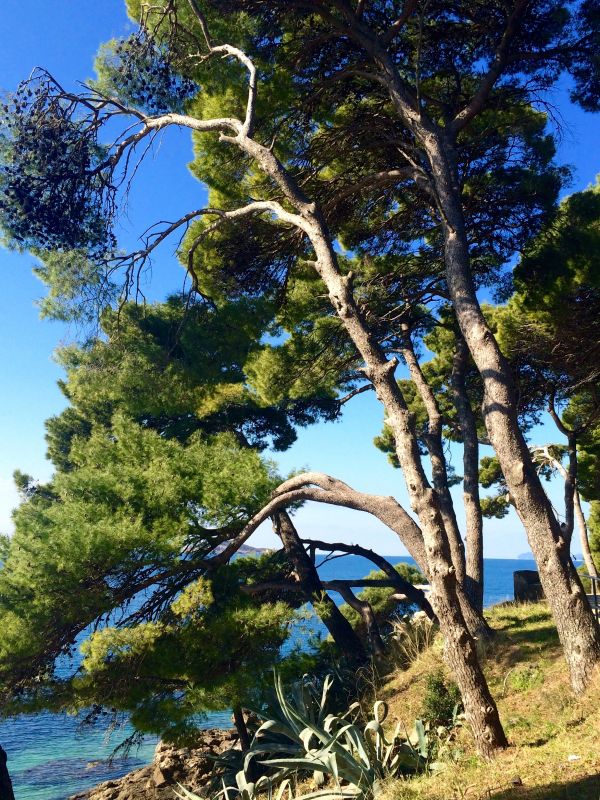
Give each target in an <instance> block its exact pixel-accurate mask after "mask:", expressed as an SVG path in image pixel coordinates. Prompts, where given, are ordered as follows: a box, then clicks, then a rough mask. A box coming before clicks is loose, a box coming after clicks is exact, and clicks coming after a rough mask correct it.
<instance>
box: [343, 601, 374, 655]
mask: <svg viewBox="0 0 600 800" xmlns="http://www.w3.org/2000/svg"><path fill="white" fill-rule="evenodd" d="M338 591H339V593H340V594H341V596H342V597H343V599H344V600H345V602H346V603H348V605H349V606H350V608H353V609H354V610H355V611H358V613H359V614H360V616H361V619H362V621H363V625H364V626H365V631H366V634H367V640H368V642H369V647H370V649H371V652H372V654H373V655H374V656H375V657H381V656H382V655H383V654H384V653H385V645H384V643H383V639H382V638H381V631H380V630H379V624H378V622H377V619H376V618H375V613H374V612H373V607H372V606H371V604H370V603H368V602H367V601H366V600H361V599H360V598H358V597H357V596H356V595H355V594H354V592H353V591H352V589H351V588H350V587H349V586H340V587H339V588H338Z"/></svg>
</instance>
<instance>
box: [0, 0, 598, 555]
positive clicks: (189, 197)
mask: <svg viewBox="0 0 600 800" xmlns="http://www.w3.org/2000/svg"><path fill="white" fill-rule="evenodd" d="M130 29H131V23H130V22H129V21H128V19H127V16H126V14H125V10H124V3H123V0H101V2H98V0H50V2H48V0H3V2H2V29H1V30H0V89H2V90H9V91H10V90H12V89H14V88H15V87H16V85H17V84H18V82H19V81H20V80H21V79H22V78H24V77H26V76H27V75H28V74H29V73H30V72H31V70H32V68H33V67H34V66H36V65H40V66H44V67H46V68H47V69H48V70H49V71H50V72H52V73H53V74H54V75H55V76H56V77H57V78H58V79H59V80H60V81H61V83H63V85H74V83H75V82H76V81H77V80H85V79H86V78H87V77H90V76H91V75H92V64H93V58H94V54H95V52H96V50H97V48H98V46H99V44H100V43H101V42H103V41H106V40H107V39H110V38H112V37H114V36H119V35H123V34H126V33H127V32H128V31H129V30H130ZM553 99H554V103H555V105H556V106H557V108H558V110H559V112H560V115H561V116H562V118H563V135H562V141H561V144H560V151H559V160H560V161H561V162H562V163H568V164H571V165H572V166H573V167H574V168H575V176H574V182H573V185H572V187H571V191H573V190H577V189H580V188H584V187H585V186H587V185H588V184H589V183H590V182H592V181H593V180H594V178H595V175H596V174H597V173H598V172H600V148H599V146H598V143H599V142H600V118H599V117H598V115H596V116H592V115H586V114H583V112H581V111H580V110H579V109H577V108H574V107H573V106H571V105H570V103H569V102H568V98H567V96H566V92H564V91H557V92H556V94H555V97H554V98H553ZM190 158H191V145H190V141H189V136H188V134H187V133H170V134H169V135H168V136H165V137H164V139H163V141H162V143H161V146H160V148H159V151H158V152H157V154H156V156H155V157H154V158H153V159H151V160H150V161H149V162H148V163H147V164H146V166H145V168H144V169H143V171H142V173H141V175H140V176H139V178H140V179H139V180H138V182H137V188H136V190H135V191H134V192H133V193H132V197H131V200H130V205H129V208H128V212H127V215H126V217H124V218H123V221H122V230H121V237H122V241H123V242H124V243H130V244H133V243H134V241H135V235H136V231H137V232H138V233H139V232H141V231H142V230H143V229H144V228H145V227H146V226H147V225H148V224H149V222H151V221H153V220H158V219H175V218H177V216H178V215H179V213H180V212H182V211H185V210H189V209H190V208H197V207H198V205H199V204H201V203H202V198H203V195H204V192H203V190H202V187H201V186H200V185H199V184H198V183H197V182H196V181H194V180H193V179H192V178H191V176H190V175H189V173H188V172H187V169H186V166H185V165H186V163H187V162H188V161H189V160H190ZM32 263H33V259H32V258H31V257H29V256H27V255H19V254H16V253H10V252H7V251H6V250H3V249H1V248H0V270H1V272H2V275H3V283H2V286H3V290H2V292H1V293H0V326H1V330H0V341H1V342H2V347H1V349H0V374H2V376H3V379H4V380H3V384H4V391H3V392H2V394H1V396H0V443H1V446H0V530H3V531H8V530H10V509H11V508H12V507H13V506H14V505H15V503H16V495H15V493H14V490H13V488H12V478H11V475H12V472H13V470H14V469H16V468H19V469H21V470H23V471H25V472H28V473H30V474H32V475H34V476H36V477H38V478H40V479H45V478H47V477H49V475H50V473H51V466H50V464H49V462H48V461H47V460H46V459H45V444H44V420H45V419H46V418H47V417H49V416H51V415H52V414H55V413H57V412H58V411H60V410H61V408H63V407H64V401H63V397H62V395H61V394H60V392H59V391H58V389H57V387H56V381H57V380H58V379H59V378H60V377H61V370H60V369H59V367H58V366H57V365H56V364H55V363H54V361H53V359H52V353H53V351H54V349H55V348H56V347H57V346H58V345H60V344H64V343H66V342H71V341H73V340H74V339H76V338H77V335H78V331H76V330H73V329H69V328H68V327H67V326H64V325H60V324H58V323H55V322H48V321H41V320H40V319H39V316H38V312H37V308H36V305H35V301H36V299H38V298H39V297H40V296H41V295H42V294H43V287H42V286H41V284H40V283H39V282H38V281H37V280H36V279H35V278H34V277H33V275H32V274H31V265H32ZM182 279H183V271H182V269H181V267H180V266H179V265H178V264H177V262H176V260H175V259H174V258H173V257H172V254H171V253H170V252H169V251H168V250H164V251H162V252H161V254H160V258H159V259H158V260H157V263H156V264H155V265H154V268H153V273H152V275H151V276H148V286H147V289H148V294H149V297H150V298H156V299H160V298H162V297H164V296H165V295H166V294H167V293H168V292H169V291H173V290H177V289H179V288H180V286H181V282H182ZM381 421H382V413H381V408H380V406H379V405H378V403H377V401H376V400H375V398H374V397H373V396H372V395H371V393H367V394H365V395H362V396H360V397H358V398H357V399H356V400H355V401H353V404H351V405H350V406H349V407H348V409H347V412H346V414H345V416H344V419H343V421H342V422H340V423H336V424H331V425H327V426H324V425H319V426H316V427H314V428H312V429H309V430H306V431H301V432H300V435H299V439H298V442H297V443H296V444H295V445H294V447H292V448H291V449H290V450H289V451H288V452H287V453H285V454H283V455H278V456H277V460H278V461H279V462H280V465H281V469H282V471H283V472H287V471H289V470H291V469H297V468H302V467H310V468H312V469H317V470H320V471H324V472H329V473H331V474H332V475H336V476H337V477H340V478H342V479H343V480H345V481H347V482H349V483H351V484H352V485H354V486H355V487H356V488H360V489H362V490H364V491H370V492H376V493H380V494H394V495H396V496H397V497H398V499H399V500H400V502H404V503H406V493H405V491H404V489H403V486H402V476H401V474H400V473H399V472H397V471H395V470H392V468H391V467H389V466H388V464H387V462H386V459H385V456H383V455H382V454H381V453H379V452H378V451H377V450H375V448H374V447H373V446H372V439H373V437H374V436H375V435H376V434H377V433H378V432H379V430H380V427H381ZM554 436H555V434H554V433H553V432H551V431H550V430H545V429H544V428H541V429H540V430H539V431H536V432H535V435H534V437H533V438H534V439H536V440H537V441H547V440H548V439H549V437H554ZM453 457H454V458H455V459H456V461H457V463H456V467H457V470H458V471H460V453H459V452H458V451H456V452H455V453H453ZM459 496H460V492H457V500H458V499H459ZM552 496H553V500H554V501H555V503H556V505H557V507H558V508H560V486H558V485H556V486H553V487H552ZM459 506H460V503H457V507H459ZM297 521H298V524H299V527H300V530H301V532H302V533H305V534H309V533H310V534H312V535H315V536H317V535H318V536H319V537H321V538H330V539H332V540H333V539H339V538H344V539H345V540H347V541H357V542H362V543H365V542H366V543H368V544H369V545H375V546H377V547H378V548H379V549H381V550H383V551H384V552H387V553H390V554H392V553H401V552H402V547H401V545H400V544H399V542H398V540H397V538H396V537H395V536H394V535H393V534H392V533H390V532H388V531H387V530H385V529H384V528H383V527H382V526H380V525H379V524H378V523H376V522H375V521H374V520H371V519H370V518H367V517H365V516H361V515H358V514H356V513H354V512H340V511H339V510H337V509H331V508H326V507H318V506H312V507H310V506H307V507H305V508H304V509H302V510H301V511H300V512H299V514H298V516H297ZM270 541H271V534H270V533H269V531H268V529H265V530H264V531H259V533H258V534H257V535H256V537H255V538H254V539H253V542H255V543H256V544H268V543H269V542H270ZM527 549H528V548H527V543H526V540H525V536H524V533H523V531H522V529H521V526H520V523H519V521H518V519H517V518H516V516H515V515H511V516H509V517H508V518H506V519H505V520H501V521H498V520H494V521H489V522H488V523H487V526H486V555H487V556H489V557H500V558H502V557H505V558H507V557H511V556H513V555H516V554H518V553H520V552H523V551H525V550H527ZM576 549H577V547H576Z"/></svg>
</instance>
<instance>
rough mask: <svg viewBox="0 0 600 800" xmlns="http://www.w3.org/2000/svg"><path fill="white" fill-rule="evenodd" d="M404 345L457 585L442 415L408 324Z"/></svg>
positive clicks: (460, 554)
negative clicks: (425, 421)
mask: <svg viewBox="0 0 600 800" xmlns="http://www.w3.org/2000/svg"><path fill="white" fill-rule="evenodd" d="M402 331H403V336H404V344H403V347H402V349H401V350H400V352H401V353H402V355H403V356H404V360H405V361H406V365H407V367H408V371H409V373H410V377H411V379H412V381H413V383H414V384H415V386H416V388H417V391H418V393H419V396H420V397H421V400H422V401H423V405H424V406H425V411H426V412H427V419H428V432H427V434H426V435H425V437H424V439H425V444H426V446H427V450H428V451H429V458H430V460H431V478H432V482H433V488H434V489H435V491H436V492H437V494H438V496H439V498H440V510H441V513H442V517H443V520H444V525H445V526H446V532H447V534H448V541H449V543H450V552H451V553H452V563H453V564H454V568H455V569H456V580H457V581H458V583H460V584H464V580H465V547H464V544H463V540H462V537H461V535H460V530H459V528H458V522H457V520H456V514H455V512H454V504H453V503H452V496H451V495H450V489H449V487H448V469H447V466H446V458H445V456H444V446H443V443H442V432H443V430H442V415H441V413H440V408H439V405H438V402H437V399H436V397H435V395H434V393H433V391H432V389H431V386H430V385H429V384H428V383H427V380H426V378H425V376H424V375H423V371H422V369H421V365H420V364H419V361H418V359H417V356H416V354H415V350H414V346H413V343H412V340H411V337H410V332H409V329H408V325H403V326H402Z"/></svg>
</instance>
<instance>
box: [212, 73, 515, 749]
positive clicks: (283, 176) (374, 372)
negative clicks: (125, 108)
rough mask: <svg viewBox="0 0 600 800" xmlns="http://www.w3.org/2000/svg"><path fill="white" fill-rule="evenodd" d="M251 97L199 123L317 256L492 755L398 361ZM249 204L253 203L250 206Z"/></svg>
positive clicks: (488, 711)
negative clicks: (389, 448) (388, 440)
mask: <svg viewBox="0 0 600 800" xmlns="http://www.w3.org/2000/svg"><path fill="white" fill-rule="evenodd" d="M253 69H254V68H252V70H253ZM254 75H255V73H254V71H252V72H251V81H253V80H254ZM252 98H253V95H252V93H251V94H250V95H249V104H248V108H249V109H250V110H249V112H248V113H249V115H250V116H249V117H248V118H247V120H246V122H245V123H244V125H240V124H239V123H238V122H235V123H234V124H232V123H231V122H229V121H227V122H226V123H224V122H223V121H219V122H214V123H205V127H206V126H207V125H209V124H210V125H214V126H215V127H218V128H220V129H222V128H223V127H227V126H229V127H231V128H233V129H234V130H235V135H233V136H227V135H225V134H223V133H221V140H222V141H228V142H232V143H235V144H237V145H238V146H239V147H240V148H241V149H242V150H243V151H244V152H246V153H247V154H248V155H249V156H251V157H252V158H253V159H254V160H255V161H256V163H257V165H258V166H259V167H260V168H261V170H262V172H263V173H264V174H265V175H266V176H268V177H269V178H270V179H272V180H273V181H274V182H275V183H276V184H277V186H278V187H279V189H280V190H281V192H282V193H283V195H284V197H285V198H286V199H287V201H288V202H289V203H290V204H291V206H292V207H293V208H294V209H295V213H290V212H288V211H287V210H286V209H285V208H284V207H283V206H281V205H280V204H276V203H273V202H271V201H269V202H267V203H266V204H263V205H261V206H260V207H261V208H262V209H263V210H265V211H266V210H271V211H275V213H277V216H278V218H279V219H280V220H281V221H282V222H288V223H290V224H292V225H294V226H295V227H296V228H297V229H300V230H301V231H303V232H304V233H305V234H306V235H307V237H308V238H309V240H310V242H311V245H312V247H313V249H314V251H315V256H316V260H315V262H314V268H315V271H316V272H317V274H318V275H319V277H320V278H321V279H322V280H323V282H324V284H325V286H326V289H327V293H328V295H329V299H330V301H331V304H332V306H333V308H334V310H335V311H336V313H337V315H338V317H339V318H340V320H341V322H342V324H343V326H344V328H345V329H346V332H347V333H348V335H349V336H350V338H351V340H352V341H353V343H354V345H355V347H356V348H357V350H358V352H359V353H360V356H361V358H362V359H363V362H364V365H365V367H364V371H365V374H366V375H367V377H368V378H369V380H370V381H371V383H372V384H373V388H374V389H375V392H376V394H377V397H378V398H379V400H380V402H381V404H382V405H383V408H384V409H385V413H386V415H387V416H386V422H387V424H388V425H389V427H390V430H391V431H392V434H393V436H394V439H395V442H396V455H397V456H398V461H399V463H400V466H401V468H402V472H403V474H404V478H405V481H406V486H407V489H408V495H409V498H410V503H411V507H412V509H413V510H414V512H415V513H416V514H417V517H418V519H419V522H420V525H421V531H422V534H423V543H424V545H425V551H426V556H427V563H428V565H429V572H430V574H429V579H430V583H431V586H432V589H433V600H434V602H433V606H434V610H435V611H436V613H437V616H438V619H439V621H440V629H441V631H442V633H443V635H444V636H445V639H446V647H447V653H448V658H449V660H450V662H451V663H452V664H453V666H454V668H455V674H456V678H457V682H458V685H459V688H460V690H461V694H462V697H463V701H464V704H465V712H466V715H467V717H468V718H469V720H470V723H471V726H472V729H473V733H474V735H475V741H476V745H477V747H478V749H479V751H480V753H481V754H482V755H484V756H491V755H493V753H494V752H495V751H497V750H498V749H499V748H503V747H505V746H506V744H507V742H506V737H505V735H504V731H503V730H502V725H501V723H500V718H499V716H498V710H497V708H496V705H495V703H494V701H493V699H492V697H491V695H490V692H489V689H488V687H487V684H486V681H485V677H484V674H483V671H482V669H481V666H480V664H479V662H478V660H477V656H476V654H475V647H474V643H473V640H472V638H471V635H470V634H469V631H468V629H467V626H466V623H465V619H464V616H463V614H462V611H461V609H460V602H459V598H458V593H457V584H456V577H455V569H454V566H453V565H452V557H451V554H450V547H449V544H448V537H447V533H446V530H445V527H444V521H443V517H442V514H441V509H440V505H439V499H438V496H437V495H436V493H435V491H434V490H433V489H432V488H431V487H430V485H429V483H428V481H427V478H426V475H425V472H424V470H423V465H422V463H421V459H420V454H419V447H418V441H417V436H416V432H415V429H414V420H413V419H412V416H411V414H410V413H409V411H408V408H407V406H406V403H405V400H404V397H403V396H402V393H401V391H400V389H399V386H398V384H397V382H396V379H395V378H394V371H395V369H396V365H397V361H396V360H395V359H393V360H392V361H389V360H388V359H387V358H386V356H385V353H384V352H383V350H382V348H381V347H380V345H379V343H378V342H377V340H376V339H375V338H374V337H373V336H372V335H371V333H370V331H369V329H368V327H367V325H366V324H365V322H364V320H363V319H362V316H361V313H360V311H359V308H358V305H357V302H356V300H355V298H354V294H353V291H352V275H351V274H349V275H343V274H342V273H341V271H340V268H339V264H338V262H337V256H336V253H335V249H334V246H333V241H332V238H331V235H330V233H329V231H328V229H327V226H326V224H325V221H324V219H323V216H322V214H321V212H320V211H319V209H318V207H317V205H316V204H315V203H314V202H311V201H310V200H309V199H308V198H307V197H306V196H305V195H304V194H303V192H302V191H301V189H300V188H299V186H298V185H297V184H296V183H295V181H294V180H293V178H292V177H291V175H290V174H288V172H287V171H286V170H285V168H284V167H283V165H282V164H281V162H280V161H279V160H278V159H277V157H276V156H275V154H274V153H273V151H272V150H271V149H270V148H269V147H265V146H264V145H262V144H259V143H258V142H256V141H254V140H253V139H251V138H250V137H249V130H250V129H251V122H252V119H251V109H252V107H253V99H252ZM197 127H198V124H197ZM254 207H255V208H256V204H255V206H254Z"/></svg>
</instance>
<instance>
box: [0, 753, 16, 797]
mask: <svg viewBox="0 0 600 800" xmlns="http://www.w3.org/2000/svg"><path fill="white" fill-rule="evenodd" d="M7 761H8V756H7V755H6V751H5V750H4V749H3V748H2V747H1V746H0V800H15V795H14V792H13V786H12V781H11V779H10V775H9V773H8V767H7V765H6V762H7Z"/></svg>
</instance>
